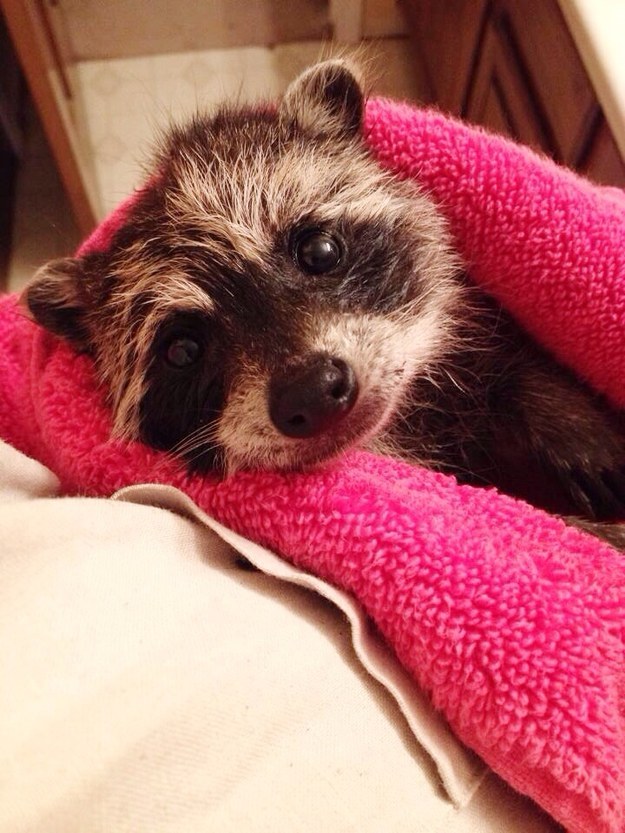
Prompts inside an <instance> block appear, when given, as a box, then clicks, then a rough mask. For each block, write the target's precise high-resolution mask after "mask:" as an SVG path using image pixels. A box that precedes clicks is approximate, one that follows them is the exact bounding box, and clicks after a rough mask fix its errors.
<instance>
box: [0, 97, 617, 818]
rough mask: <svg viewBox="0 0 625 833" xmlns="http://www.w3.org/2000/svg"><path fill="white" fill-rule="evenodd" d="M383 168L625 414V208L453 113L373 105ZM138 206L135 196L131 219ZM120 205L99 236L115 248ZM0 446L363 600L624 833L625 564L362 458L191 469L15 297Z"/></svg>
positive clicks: (538, 517)
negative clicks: (223, 530) (169, 500)
mask: <svg viewBox="0 0 625 833" xmlns="http://www.w3.org/2000/svg"><path fill="white" fill-rule="evenodd" d="M366 118H367V135H368V138H369V142H370V144H371V147H372V149H373V151H374V152H375V153H376V154H377V156H378V157H379V158H380V160H381V161H382V162H383V163H384V164H385V165H388V166H389V167H390V168H391V169H393V170H394V171H396V172H397V173H398V174H399V175H401V176H407V177H416V178H418V179H419V180H420V181H421V182H422V183H423V184H424V186H425V187H426V188H427V190H428V191H430V192H431V193H432V194H433V196H434V198H435V199H436V200H437V202H438V203H439V204H440V205H441V207H442V209H443V210H444V212H445V213H446V214H447V216H448V217H449V219H450V221H451V225H452V229H453V232H454V235H455V238H456V241H457V244H458V246H459V248H460V250H461V252H462V253H463V254H464V256H465V258H466V259H467V261H468V263H469V264H470V268H471V274H472V275H473V277H474V278H475V280H476V281H477V282H479V283H480V284H482V285H484V286H486V287H487V288H488V289H489V290H490V291H491V292H493V293H494V294H495V295H496V296H497V297H498V298H499V299H500V300H501V301H502V302H503V303H504V304H505V305H506V306H507V307H508V308H509V309H510V310H511V311H512V312H513V313H514V314H515V315H516V316H517V318H518V319H519V320H520V321H522V323H523V324H524V325H525V326H526V327H527V328H528V329H529V330H530V331H531V332H532V333H533V334H534V335H535V336H536V337H537V338H538V339H540V340H541V341H542V342H543V343H544V344H545V345H547V346H548V347H549V348H551V349H552V350H553V351H554V352H555V353H556V354H557V355H558V356H559V357H560V358H561V359H562V360H563V361H565V362H567V363H569V364H570V365H571V366H572V367H574V368H576V369H577V370H578V372H580V373H581V374H582V375H584V376H585V377H586V378H588V379H589V380H590V381H591V382H592V384H594V385H595V386H596V387H597V388H598V389H600V390H602V391H604V392H605V393H606V394H607V395H608V396H610V397H611V398H612V400H613V401H614V402H616V403H617V404H621V405H623V404H625V385H624V384H623V382H622V380H623V378H625V376H624V371H625V200H624V199H623V197H622V196H621V194H620V193H619V192H617V191H613V190H611V189H602V188H599V187H596V186H594V185H591V184H589V183H587V182H585V181H583V180H581V179H579V178H577V177H576V176H574V175H573V174H571V173H569V172H567V171H564V170H562V169H560V168H557V167H556V166H554V165H553V164H551V163H550V162H548V161H547V160H544V159H542V158H539V157H537V156H536V155H534V154H532V153H531V152H530V151H528V150H527V149H524V148H520V147H518V146H516V145H513V144H511V143H509V142H507V141H505V140H503V139H500V138H496V137H493V136H490V135H488V134H486V133H484V132H482V131H479V130H476V129H473V128H469V127H467V126H465V125H462V124H460V123H458V122H456V121H453V120H451V119H449V118H446V117H443V116H441V115H440V114H437V113H435V112H429V111H421V110H415V109H411V108H410V107H408V106H404V105H400V104H396V103H392V102H388V101H372V102H370V103H369V105H368V109H367V117H366ZM120 211H121V212H122V213H123V207H122V209H121V210H120ZM120 216H121V215H120V213H117V214H115V215H113V217H112V218H111V219H110V220H109V221H108V222H107V223H105V224H103V226H102V227H101V228H100V229H99V230H98V231H96V233H95V234H94V235H93V236H92V237H91V238H90V240H89V241H87V243H86V244H85V247H84V248H89V249H97V248H98V247H99V246H102V245H104V244H105V242H106V240H107V239H108V238H110V234H111V232H112V230H113V229H114V228H115V227H116V224H117V223H118V222H119V219H120ZM0 319H1V326H0V374H1V377H2V379H3V388H4V389H3V392H2V396H1V398H0V436H2V437H3V438H4V439H6V440H8V441H9V442H10V443H12V444H14V445H15V446H16V447H18V448H19V449H21V450H23V451H25V452H26V453H27V454H30V455H32V456H34V457H36V458H37V459H39V460H41V461H42V462H43V463H45V464H47V465H48V466H49V467H50V468H51V469H52V470H53V471H55V472H56V473H57V475H58V476H59V477H60V479H61V483H62V486H63V488H64V491H65V492H66V493H68V494H77V493H78V494H87V495H110V494H112V493H113V492H114V491H115V490H117V489H119V488H120V487H122V486H126V485H130V484H134V483H140V482H160V483H171V484H173V485H175V486H178V487H180V488H181V489H183V490H184V491H186V492H187V493H188V494H189V495H190V496H191V497H192V498H193V499H194V500H195V501H196V502H197V503H198V504H199V505H200V506H201V507H202V508H203V509H205V510H206V511H208V512H210V513H211V514H213V515H214V516H215V517H217V518H218V519H219V520H221V521H223V522H224V523H226V524H228V525H229V526H230V527H232V528H233V529H235V530H236V531H238V532H240V533H242V534H243V535H246V536H248V537H250V538H252V539H254V540H256V541H258V542H260V543H262V544H264V545H266V546H268V547H270V548H272V549H275V550H277V551H279V552H281V553H282V554H283V555H284V556H285V557H286V558H288V559H289V560H291V561H293V562H294V563H296V564H297V565H298V566H300V567H303V568H305V569H307V570H310V571H312V572H314V573H316V574H317V575H319V576H321V577H323V578H325V579H327V580H329V581H331V582H334V583H335V584H336V585H338V586H340V587H342V588H344V589H347V590H348V591H350V592H352V593H353V594H354V595H355V596H356V597H357V598H358V599H359V600H360V601H361V602H362V604H363V605H364V607H365V609H366V610H367V611H368V613H369V615H370V616H371V617H372V619H374V620H375V622H376V623H377V625H378V627H379V629H380V630H381V632H382V633H383V634H384V635H385V637H386V638H387V640H388V641H389V643H390V644H391V645H392V646H393V648H394V649H395V651H396V653H397V655H398V657H399V659H400V660H401V662H402V663H403V664H404V665H405V667H406V668H407V669H408V670H409V671H410V672H411V673H412V674H413V676H414V679H415V681H416V683H417V684H419V685H420V686H422V687H424V688H425V689H426V690H427V691H428V692H430V694H431V697H432V700H433V702H434V703H435V705H436V706H437V707H438V708H439V709H441V710H442V711H443V712H444V714H445V715H446V717H447V719H448V720H449V722H450V724H451V726H452V727H453V728H454V730H455V731H456V732H457V734H458V735H459V737H460V738H462V739H463V740H464V741H465V743H467V744H468V745H469V746H471V747H472V748H473V749H474V750H476V752H478V753H479V754H480V755H481V756H482V757H483V758H484V760H485V761H486V762H487V763H489V764H490V765H491V766H492V767H493V769H494V770H495V771H497V772H498V773H499V774H500V775H501V776H502V777H503V778H505V779H506V780H507V781H509V782H510V784H512V785H513V786H514V787H516V788H517V789H519V790H520V791H522V792H524V793H527V794H528V795H530V796H532V797H533V798H534V799H535V800H536V801H537V802H538V803H539V804H541V805H542V806H543V807H544V808H545V809H546V810H547V811H548V812H549V813H551V814H552V815H553V816H554V817H555V818H556V819H557V820H558V821H560V822H561V823H562V824H563V825H564V826H565V827H567V828H568V829H569V830H571V831H575V832H576V833H593V832H594V831H596V832H597V833H608V831H609V833H624V831H625V655H624V654H625V652H624V641H625V557H623V556H622V555H620V554H618V553H617V552H616V551H614V550H612V549H610V548H609V547H607V546H606V545H604V544H602V543H600V542H599V541H597V540H595V539H593V538H591V537H588V536H585V535H584V534H582V533H580V532H579V531H577V530H574V529H571V528H568V527H566V526H565V525H564V524H563V523H562V522H561V521H560V520H558V519H556V518H552V517H549V516H547V515H546V514H544V513H542V512H540V511H537V510H535V509H532V508H530V507H529V506H527V505H525V504H523V503H521V502H519V501H515V500H512V499H510V498H508V497H505V496H503V495H500V494H498V493H497V492H495V491H493V490H480V489H474V488H471V487H467V486H459V485H458V484H457V483H456V482H455V480H453V479H452V478H449V477H445V476H442V475H438V474H433V473H432V472H428V471H424V470H421V469H418V468H415V467H411V466H408V465H406V464H404V463H400V462H395V461H392V460H387V459H384V458H382V457H377V456H375V455H373V454H369V453H365V452H352V453H350V454H348V455H345V456H344V457H342V458H341V459H339V460H336V461H334V462H332V463H331V464H329V465H328V466H327V467H326V468H325V469H324V470H321V471H316V472H312V473H307V474H271V473H260V474H255V473H239V474H237V475H235V476H234V477H232V478H230V479H228V480H226V481H224V482H215V481H214V480H213V479H211V478H199V477H197V476H193V477H191V476H188V475H186V474H185V472H184V470H183V469H182V467H181V466H180V464H179V463H177V462H176V461H174V460H171V459H168V458H167V456H166V455H164V454H162V453H159V452H155V451H152V450H150V449H148V448H146V447H145V446H142V445H141V444H139V443H131V444H123V443H121V442H119V441H116V440H113V439H111V438H110V426H111V421H110V416H109V413H108V412H107V409H106V407H105V404H104V400H103V394H102V391H101V390H99V389H98V387H97V385H96V383H95V381H94V375H93V371H92V366H91V363H90V361H89V360H88V359H87V358H86V357H84V356H82V357H81V356H76V355H74V354H73V353H72V351H71V350H70V349H69V348H68V347H67V346H66V345H65V344H64V343H61V342H60V341H58V340H57V339H56V338H55V337H53V336H51V335H49V334H47V333H45V332H43V331H41V330H40V329H38V328H37V327H36V326H35V325H34V324H32V323H31V322H29V321H28V320H26V318H24V316H23V315H22V314H21V313H20V312H19V310H18V307H17V302H16V299H15V298H13V297H10V296H9V297H7V298H5V299H2V301H0Z"/></svg>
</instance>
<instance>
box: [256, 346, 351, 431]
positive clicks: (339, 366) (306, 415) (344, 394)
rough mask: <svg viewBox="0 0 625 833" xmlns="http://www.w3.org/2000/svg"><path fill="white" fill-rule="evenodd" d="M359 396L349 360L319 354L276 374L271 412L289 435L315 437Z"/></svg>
mask: <svg viewBox="0 0 625 833" xmlns="http://www.w3.org/2000/svg"><path fill="white" fill-rule="evenodd" d="M357 396H358V382H357V380H356V374H355V373H354V371H353V369H352V368H351V367H350V366H349V365H348V364H347V362H344V361H343V359H339V358H336V357H335V356H328V355H326V354H324V353H318V354H315V355H313V356H311V357H309V358H308V359H307V360H306V361H304V362H301V363H300V362H298V363H297V364H292V365H291V366H289V365H287V366H286V367H285V368H284V370H282V371H281V372H280V374H279V375H277V376H274V378H273V379H272V380H271V385H270V390H269V415H270V417H271V421H272V422H273V424H274V425H275V426H276V428H277V429H278V431H280V433H281V434H284V435H285V436H287V437H300V438H306V437H315V436H317V435H318V434H321V433H323V432H324V431H327V430H328V429H329V428H332V427H333V426H334V425H336V423H338V422H339V421H340V420H341V419H342V418H343V417H344V416H345V415H346V414H347V413H348V412H349V411H350V410H351V409H352V407H353V405H354V403H355V401H356V398H357Z"/></svg>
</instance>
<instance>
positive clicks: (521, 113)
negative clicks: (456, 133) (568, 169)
mask: <svg viewBox="0 0 625 833" xmlns="http://www.w3.org/2000/svg"><path fill="white" fill-rule="evenodd" d="M465 115H466V118H467V119H468V120H469V121H472V122H475V123H476V124H482V125H484V126H485V127H489V128H490V129H492V130H495V131H497V132H499V133H505V134H506V135H508V136H510V137H511V138H513V139H517V140H518V141H521V142H524V143H525V144H528V145H530V146H531V147H534V148H536V149H537V150H543V151H545V152H547V153H553V147H552V143H551V141H550V137H549V135H548V132H547V131H546V130H545V129H544V127H543V124H542V120H541V118H540V116H539V115H538V114H537V112H536V109H535V107H534V104H533V101H532V97H531V93H530V91H529V90H528V89H527V87H526V86H525V83H524V78H523V74H522V72H520V70H519V67H518V66H517V65H516V64H515V60H514V53H513V52H511V51H510V50H509V49H507V48H506V47H505V45H504V44H502V42H501V36H500V33H499V32H498V31H497V30H496V29H495V27H494V26H492V25H491V24H489V25H488V27H487V30H486V34H485V37H484V40H483V45H482V50H481V53H480V59H479V62H478V65H477V67H476V73H475V78H474V81H473V85H472V89H471V94H470V97H469V100H468V104H467V109H466V113H465Z"/></svg>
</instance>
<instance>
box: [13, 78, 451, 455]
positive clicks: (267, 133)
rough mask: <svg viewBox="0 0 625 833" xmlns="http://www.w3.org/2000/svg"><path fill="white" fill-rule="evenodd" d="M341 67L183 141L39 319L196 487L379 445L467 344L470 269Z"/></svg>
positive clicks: (47, 289)
mask: <svg viewBox="0 0 625 833" xmlns="http://www.w3.org/2000/svg"><path fill="white" fill-rule="evenodd" d="M363 108H364V99H363V92H362V89H361V86H360V84H359V82H358V80H357V77H356V75H355V73H354V71H353V70H352V69H351V68H350V67H349V66H348V65H347V64H346V63H345V62H343V61H328V62H325V63H322V64H319V65H317V66H315V67H313V68H312V69H310V70H308V71H307V72H305V73H304V74H303V75H302V76H300V77H299V78H298V79H296V81H295V82H294V83H293V84H292V85H291V86H290V87H289V89H288V90H287V92H286V94H285V96H284V98H283V100H282V102H281V103H280V105H279V107H278V108H277V109H276V108H272V107H256V108H251V109H250V108H248V109H245V108H233V107H224V108H223V109H222V110H221V111H219V112H218V113H217V114H216V115H214V116H212V117H210V118H204V117H202V118H196V119H195V120H194V121H193V122H192V123H191V124H190V125H188V126H187V127H184V128H179V129H175V130H173V132H172V133H171V135H170V137H169V139H168V140H167V142H166V143H165V145H164V146H163V148H162V149H161V151H160V153H159V154H158V157H157V159H156V164H155V168H154V173H153V175H152V177H151V178H150V179H149V181H148V184H147V185H146V186H145V187H144V188H143V190H142V191H141V192H139V194H138V195H137V196H136V197H135V199H134V201H133V203H132V205H131V206H130V207H129V209H128V212H127V216H126V220H125V222H124V224H123V226H122V227H121V228H120V229H119V230H118V231H117V232H116V234H115V235H114V237H113V240H112V241H111V243H110V245H109V247H108V249H107V250H106V251H104V252H98V253H93V254H87V255H85V256H83V257H80V258H77V259H68V260H64V261H57V262H54V263H52V264H49V265H48V266H46V267H44V268H43V269H42V270H40V272H39V273H38V274H37V275H36V276H35V278H34V279H33V282H32V283H31V285H30V286H29V287H28V288H27V289H26V291H25V303H26V305H27V306H28V308H29V310H30V312H31V314H32V315H33V317H34V318H35V319H36V320H37V321H39V322H40V323H41V324H42V325H43V326H45V327H48V328H49V329H50V330H52V331H53V332H55V333H57V334H59V335H62V336H64V337H65V338H68V339H69V340H70V341H72V342H73V343H74V344H75V345H76V346H77V347H78V348H79V349H82V350H86V351H88V352H90V353H91V354H92V355H93V358H94V362H95V365H96V369H97V371H98V373H99V376H100V377H101V379H102V380H103V382H104V383H105V384H106V385H107V387H108V390H109V392H110V402H111V406H112V409H113V413H114V419H115V430H116V433H117V434H118V435H120V436H125V437H128V438H141V439H143V440H144V441H146V442H147V443H149V444H151V445H153V446H155V447H157V448H161V449H167V450H169V451H172V452H174V453H177V454H180V455H182V456H183V457H185V458H186V460H187V461H188V462H189V463H190V464H192V465H194V466H196V467H199V468H201V469H209V468H215V469H220V470H223V471H232V470H235V469H238V468H242V467H256V468H258V467H260V468H280V469H290V468H300V467H303V466H309V465H312V464H315V463H317V462H320V461H322V460H325V459H327V458H329V457H331V456H332V455H334V454H336V453H337V452H339V451H340V450H341V449H344V448H346V447H348V446H351V445H354V444H363V443H365V442H367V441H368V440H369V439H371V438H373V437H375V436H377V435H379V434H380V433H381V432H383V430H384V427H385V426H386V425H387V423H388V422H389V420H390V419H391V418H392V417H394V416H395V415H396V414H397V413H398V412H399V411H400V410H401V408H402V406H403V405H404V404H405V402H406V400H407V398H408V397H409V394H410V388H411V383H412V381H413V380H414V379H415V377H416V376H417V375H420V374H428V373H429V371H430V369H431V368H432V367H433V366H434V365H436V364H437V363H438V362H439V361H440V359H441V357H442V356H443V355H444V354H445V353H446V350H447V346H448V344H449V343H450V341H451V339H453V328H454V326H453V322H454V318H455V310H456V308H457V306H458V305H459V303H460V293H461V289H460V282H459V281H458V280H457V271H458V264H457V263H456V257H455V255H454V254H453V252H452V250H451V247H450V245H449V240H448V233H447V231H446V228H445V225H444V222H443V221H442V219H441V217H440V216H439V214H438V212H437V211H436V209H435V208H434V207H433V206H432V204H431V202H430V201H429V200H428V199H427V198H426V197H425V196H424V195H423V194H421V193H420V192H419V191H418V190H417V188H416V187H415V186H414V184H411V183H406V182H400V181H399V180H396V179H394V178H393V177H391V176H390V175H389V174H388V173H387V172H385V171H383V170H382V169H381V168H380V167H379V166H378V164H377V163H376V161H375V160H374V159H373V158H372V157H371V155H370V154H369V152H368V150H367V148H366V145H365V142H364V139H363V137H362V133H361V124H362V115H363Z"/></svg>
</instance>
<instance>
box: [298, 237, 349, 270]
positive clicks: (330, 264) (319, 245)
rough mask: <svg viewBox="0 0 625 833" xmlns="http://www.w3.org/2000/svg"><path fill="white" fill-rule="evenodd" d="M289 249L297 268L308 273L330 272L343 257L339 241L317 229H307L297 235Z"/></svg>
mask: <svg viewBox="0 0 625 833" xmlns="http://www.w3.org/2000/svg"><path fill="white" fill-rule="evenodd" d="M291 250H292V254H293V258H294V260H295V262H296V263H297V265H298V266H299V268H300V269H301V270H302V271H303V272H307V273H308V274H309V275H322V274H323V273H324V272H330V271H331V270H332V269H335V268H336V267H337V266H338V265H339V263H340V262H341V258H342V257H343V248H342V246H341V243H340V241H339V240H338V239H337V238H336V237H333V236H332V235H331V234H328V233H327V232H325V231H319V230H318V229H308V230H307V231H303V232H301V233H300V234H299V235H297V236H296V237H295V240H294V241H293V244H292V247H291Z"/></svg>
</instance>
